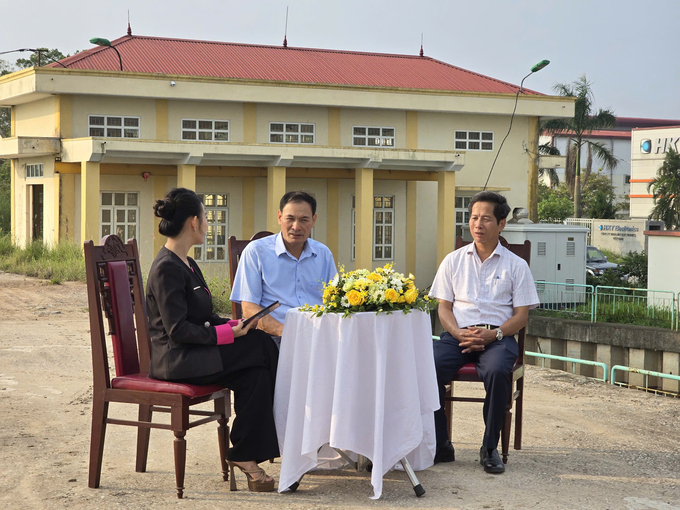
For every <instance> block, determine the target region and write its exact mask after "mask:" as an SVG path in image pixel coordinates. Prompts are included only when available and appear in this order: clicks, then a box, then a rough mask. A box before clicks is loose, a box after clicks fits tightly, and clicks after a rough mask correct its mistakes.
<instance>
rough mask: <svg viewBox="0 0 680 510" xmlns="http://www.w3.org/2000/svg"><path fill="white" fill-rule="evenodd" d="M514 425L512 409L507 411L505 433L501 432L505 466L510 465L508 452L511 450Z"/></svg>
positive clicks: (504, 424) (504, 425) (504, 423)
mask: <svg viewBox="0 0 680 510" xmlns="http://www.w3.org/2000/svg"><path fill="white" fill-rule="evenodd" d="M511 425H512V411H510V409H508V410H506V411H505V421H504V422H503V431H502V432H501V447H502V455H503V464H507V463H508V452H509V450H510V427H511Z"/></svg>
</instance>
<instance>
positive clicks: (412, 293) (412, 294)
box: [404, 287, 418, 305]
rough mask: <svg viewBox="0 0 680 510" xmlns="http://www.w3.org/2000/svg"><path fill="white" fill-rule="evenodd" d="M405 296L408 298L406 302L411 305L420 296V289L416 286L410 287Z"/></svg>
mask: <svg viewBox="0 0 680 510" xmlns="http://www.w3.org/2000/svg"><path fill="white" fill-rule="evenodd" d="M404 297H405V298H406V302H407V303H408V304H409V305H411V304H413V303H414V302H415V300H416V299H417V298H418V289H416V288H415V287H413V288H410V289H408V290H407V291H406V293H405V294H404Z"/></svg>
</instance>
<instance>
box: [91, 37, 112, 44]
mask: <svg viewBox="0 0 680 510" xmlns="http://www.w3.org/2000/svg"><path fill="white" fill-rule="evenodd" d="M90 43H91V44H96V45H97V46H111V41H109V40H108V39H104V38H103V37H93V38H92V39H90Z"/></svg>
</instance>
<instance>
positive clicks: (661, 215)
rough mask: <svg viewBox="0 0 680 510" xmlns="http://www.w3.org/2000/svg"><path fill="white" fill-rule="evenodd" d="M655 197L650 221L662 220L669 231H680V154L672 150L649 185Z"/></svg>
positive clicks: (649, 189) (648, 188)
mask: <svg viewBox="0 0 680 510" xmlns="http://www.w3.org/2000/svg"><path fill="white" fill-rule="evenodd" d="M647 190H648V191H651V192H652V193H653V195H654V208H653V209H652V213H651V214H650V215H649V219H650V220H661V221H663V222H664V223H665V224H666V228H667V229H668V230H678V229H680V154H678V153H677V152H676V151H674V150H673V149H672V148H671V149H669V150H668V152H667V153H666V157H665V158H664V160H663V164H662V165H661V167H660V168H659V172H658V173H657V176H656V178H655V179H654V180H653V181H652V182H650V183H649V184H648V185H647Z"/></svg>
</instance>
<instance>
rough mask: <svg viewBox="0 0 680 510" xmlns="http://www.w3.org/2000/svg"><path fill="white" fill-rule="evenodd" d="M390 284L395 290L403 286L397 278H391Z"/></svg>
mask: <svg viewBox="0 0 680 510" xmlns="http://www.w3.org/2000/svg"><path fill="white" fill-rule="evenodd" d="M390 283H391V284H392V286H393V287H395V288H397V289H401V288H402V287H403V286H404V284H403V283H402V281H401V280H400V279H399V278H392V281H390Z"/></svg>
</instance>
